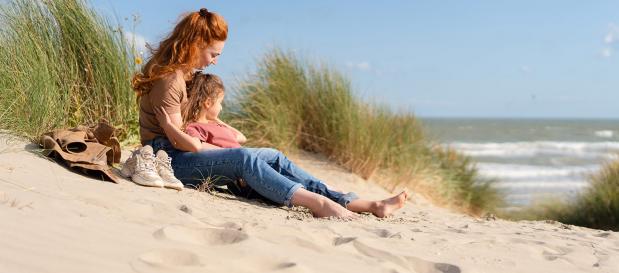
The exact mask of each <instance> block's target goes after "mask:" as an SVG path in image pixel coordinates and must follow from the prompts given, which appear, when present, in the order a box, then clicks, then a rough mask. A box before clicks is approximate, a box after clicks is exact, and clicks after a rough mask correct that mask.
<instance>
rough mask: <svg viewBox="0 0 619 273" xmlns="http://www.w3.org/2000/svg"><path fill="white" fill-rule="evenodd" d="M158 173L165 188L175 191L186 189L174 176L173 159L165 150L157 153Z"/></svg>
mask: <svg viewBox="0 0 619 273" xmlns="http://www.w3.org/2000/svg"><path fill="white" fill-rule="evenodd" d="M156 160H157V164H156V166H157V173H159V176H160V177H161V179H162V180H163V186H164V187H166V188H170V189H175V190H179V191H180V190H183V188H184V187H185V186H184V185H183V183H182V182H181V181H180V180H178V179H177V178H176V177H175V176H174V170H172V159H171V158H170V157H169V156H168V154H167V153H166V152H165V151H164V150H159V151H157V156H156Z"/></svg>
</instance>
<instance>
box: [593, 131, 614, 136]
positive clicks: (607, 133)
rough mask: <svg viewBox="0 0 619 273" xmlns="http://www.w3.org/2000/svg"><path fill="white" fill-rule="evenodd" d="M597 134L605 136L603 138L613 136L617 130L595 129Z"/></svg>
mask: <svg viewBox="0 0 619 273" xmlns="http://www.w3.org/2000/svg"><path fill="white" fill-rule="evenodd" d="M595 135H596V136H598V137H603V138H611V137H613V136H614V135H615V132H613V131H611V130H600V131H595Z"/></svg>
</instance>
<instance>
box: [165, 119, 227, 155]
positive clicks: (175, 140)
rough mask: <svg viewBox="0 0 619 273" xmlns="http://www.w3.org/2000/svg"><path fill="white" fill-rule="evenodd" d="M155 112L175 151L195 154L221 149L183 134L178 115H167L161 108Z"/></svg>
mask: <svg viewBox="0 0 619 273" xmlns="http://www.w3.org/2000/svg"><path fill="white" fill-rule="evenodd" d="M155 111H156V112H157V116H161V117H162V118H161V120H159V125H160V126H161V128H163V130H164V132H165V134H166V136H167V137H168V139H169V140H170V142H171V143H172V146H174V148H176V149H177V150H181V151H187V152H197V151H199V150H210V149H221V147H219V146H215V145H213V144H210V143H206V142H201V141H200V139H198V138H197V137H192V136H190V135H188V134H187V133H185V132H183V131H182V130H181V129H180V127H181V125H180V124H181V123H182V121H181V115H180V114H171V115H168V113H167V112H166V111H165V109H163V108H161V109H159V110H155Z"/></svg>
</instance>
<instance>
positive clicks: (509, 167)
mask: <svg viewBox="0 0 619 273" xmlns="http://www.w3.org/2000/svg"><path fill="white" fill-rule="evenodd" d="M477 169H478V170H479V173H480V174H481V175H482V176H484V177H488V178H495V179H499V180H514V179H518V180H522V179H524V178H531V179H537V178H547V179H548V178H553V177H554V178H561V177H583V176H585V175H587V174H589V173H592V172H595V171H597V170H598V169H599V166H597V165H590V166H564V167H550V166H535V165H518V164H501V163H478V164H477Z"/></svg>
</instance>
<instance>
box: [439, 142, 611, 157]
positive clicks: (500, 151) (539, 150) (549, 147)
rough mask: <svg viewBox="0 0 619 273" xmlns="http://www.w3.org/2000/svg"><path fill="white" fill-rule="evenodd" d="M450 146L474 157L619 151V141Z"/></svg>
mask: <svg viewBox="0 0 619 273" xmlns="http://www.w3.org/2000/svg"><path fill="white" fill-rule="evenodd" d="M449 147H451V148H454V149H456V150H458V151H460V152H461V153H463V154H466V155H469V156H473V157H482V156H486V157H533V156H575V157H580V158H599V157H601V158H604V159H612V158H614V157H616V153H619V142H612V141H606V142H558V141H531V142H486V143H470V142H453V143H451V144H449Z"/></svg>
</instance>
